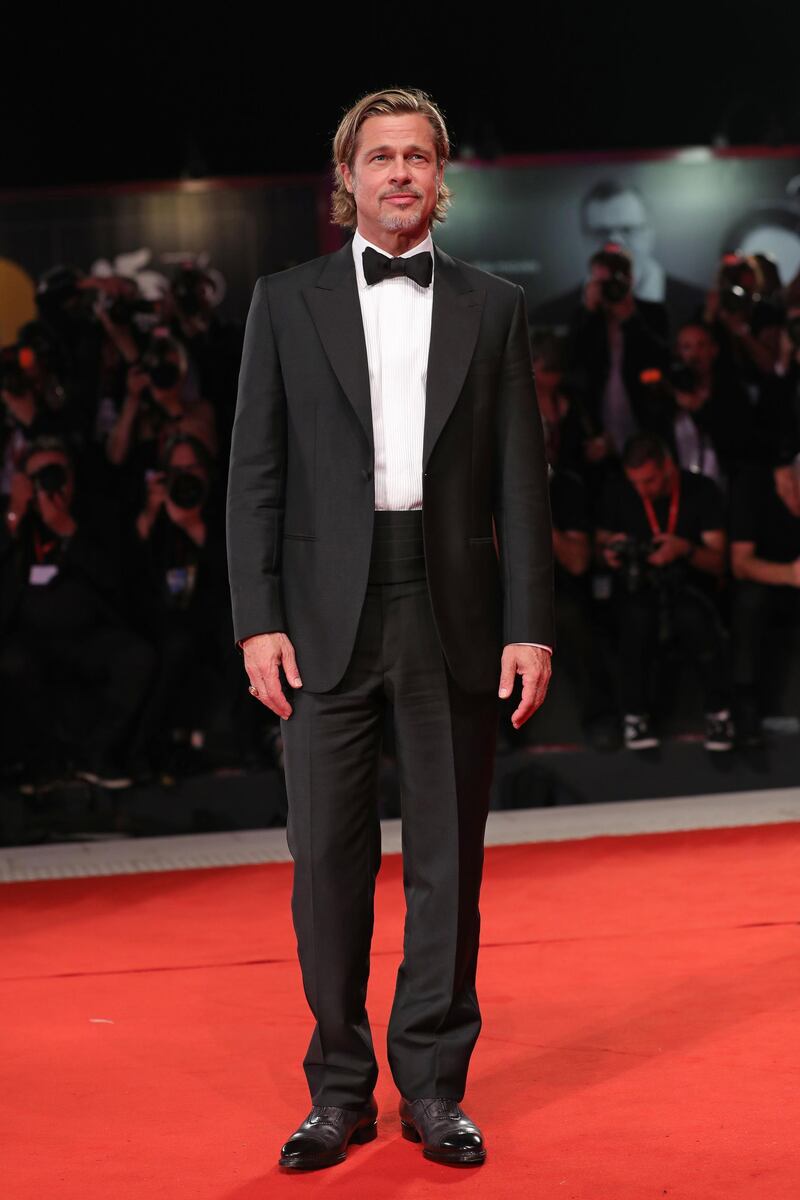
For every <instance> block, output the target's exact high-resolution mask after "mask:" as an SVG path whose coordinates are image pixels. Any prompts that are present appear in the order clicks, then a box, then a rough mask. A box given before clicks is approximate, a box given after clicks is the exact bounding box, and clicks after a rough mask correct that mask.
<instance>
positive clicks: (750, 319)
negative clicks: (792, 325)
mask: <svg viewBox="0 0 800 1200" xmlns="http://www.w3.org/2000/svg"><path fill="white" fill-rule="evenodd" d="M764 287H765V280H764V275H763V272H762V268H761V264H760V263H759V261H758V259H757V258H756V256H755V255H745V254H725V255H723V257H722V260H721V262H720V264H719V267H718V269H717V278H716V282H715V285H714V287H713V288H711V290H710V291H709V292H708V294H707V296H706V302H705V307H704V309H703V312H702V314H698V315H699V316H701V318H702V321H703V323H704V324H706V325H709V326H710V327H711V328H712V330H713V332H714V336H715V338H716V340H717V342H718V344H719V346H720V349H721V353H722V358H723V362H724V364H725V366H726V367H728V368H730V369H732V370H733V371H735V372H736V373H737V374H738V375H739V376H740V378H741V379H742V381H743V383H745V384H746V385H748V386H749V387H751V388H752V389H753V392H754V394H755V393H756V391H757V389H758V388H759V386H760V384H761V383H762V381H763V379H764V377H767V378H769V377H770V376H771V375H772V373H773V371H774V369H775V363H776V361H777V358H778V345H779V339H780V328H781V325H782V324H783V311H782V307H781V304H780V303H779V302H778V301H777V300H771V299H770V300H768V299H766V298H765V297H764V295H763V292H764Z"/></svg>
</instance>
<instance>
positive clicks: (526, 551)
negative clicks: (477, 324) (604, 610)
mask: <svg viewBox="0 0 800 1200" xmlns="http://www.w3.org/2000/svg"><path fill="white" fill-rule="evenodd" d="M516 292H517V295H516V303H515V306H514V313H513V316H512V318H511V325H510V328H509V333H508V338H507V340H506V345H505V351H504V354H503V365H502V370H501V374H500V383H499V392H498V396H497V424H496V432H495V438H496V442H495V457H496V463H495V466H496V470H495V485H494V501H493V510H494V522H495V530H496V533H497V542H498V551H499V559H500V570H501V578H502V588H503V644H504V645H508V644H509V643H510V642H533V643H537V644H542V645H545V646H549V647H554V646H555V618H554V599H553V586H554V585H553V533H552V522H551V515H550V490H549V481H548V466H547V459H546V457H545V447H544V430H543V428H542V418H541V415H540V412H539V403H538V400H537V397H536V385H535V383H534V377H533V370H532V366H531V352H530V343H529V340H528V319H527V312H526V307H525V294H524V292H523V291H522V288H521V287H519V285H517V287H516Z"/></svg>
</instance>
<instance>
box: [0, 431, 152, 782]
mask: <svg viewBox="0 0 800 1200" xmlns="http://www.w3.org/2000/svg"><path fill="white" fill-rule="evenodd" d="M76 500H77V496H76V477H75V466H74V462H73V459H72V457H71V454H70V452H69V449H68V447H67V445H66V443H64V442H63V441H62V440H61V439H59V438H57V437H53V436H43V437H41V438H38V439H37V440H35V441H34V442H33V443H32V444H31V446H30V447H29V448H28V450H27V451H26V453H25V455H24V457H23V459H22V461H21V464H20V470H19V471H18V472H17V473H16V474H15V475H14V478H13V480H12V487H11V494H10V503H9V508H8V511H7V512H6V514H5V518H4V522H3V523H2V525H0V581H1V582H0V634H1V635H2V643H0V694H2V695H3V697H4V700H5V705H4V716H5V719H4V722H3V733H4V735H5V736H6V737H8V739H9V740H8V742H7V746H6V749H7V751H8V752H12V753H13V754H14V756H15V758H21V759H22V763H23V778H22V780H21V781H20V787H21V790H23V791H35V790H38V789H39V788H40V787H41V788H44V787H45V786H46V785H49V784H51V783H53V782H55V780H56V779H57V778H59V777H60V774H61V771H62V769H64V768H65V766H66V763H67V761H68V760H73V765H74V767H75V773H76V774H77V775H78V776H79V777H80V778H83V779H87V780H89V781H91V782H92V783H96V784H99V785H100V786H102V787H108V788H118V787H126V786H129V785H130V783H131V782H132V780H131V777H130V776H129V774H128V773H127V770H126V766H125V764H124V761H123V756H124V754H125V751H126V749H127V745H126V739H127V736H128V734H129V732H130V729H131V727H132V724H133V722H134V720H135V718H136V715H137V710H138V708H139V705H140V704H141V701H142V698H143V696H144V694H145V691H146V689H147V685H148V682H149V679H150V675H151V673H152V669H153V653H152V650H151V649H150V647H149V645H148V644H147V642H146V641H145V640H144V639H143V638H140V637H138V636H137V635H136V634H135V633H134V632H133V631H132V630H131V629H129V628H127V627H126V624H125V622H124V619H123V618H122V616H121V615H120V609H119V605H118V602H119V599H120V594H119V584H120V578H119V570H118V557H117V555H116V547H115V545H114V531H113V530H108V529H107V528H106V527H105V522H104V519H103V518H102V516H101V514H100V513H99V512H98V510H97V507H96V506H91V505H89V506H87V504H86V503H84V504H83V506H78V505H76ZM59 701H61V703H59ZM87 702H88V703H89V704H90V706H91V712H88V713H87V712H86V711H85V706H86V704H87ZM74 760H77V761H74Z"/></svg>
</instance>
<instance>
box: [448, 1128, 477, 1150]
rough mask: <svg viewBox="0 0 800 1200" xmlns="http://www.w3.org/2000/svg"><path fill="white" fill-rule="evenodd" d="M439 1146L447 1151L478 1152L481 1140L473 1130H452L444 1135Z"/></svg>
mask: <svg viewBox="0 0 800 1200" xmlns="http://www.w3.org/2000/svg"><path fill="white" fill-rule="evenodd" d="M441 1145H442V1146H443V1147H445V1148H446V1149H447V1150H480V1149H481V1148H482V1147H483V1138H482V1137H481V1135H480V1134H479V1133H477V1132H476V1131H475V1130H474V1129H454V1130H453V1132H452V1133H447V1134H445V1136H444V1137H443V1138H442V1141H441Z"/></svg>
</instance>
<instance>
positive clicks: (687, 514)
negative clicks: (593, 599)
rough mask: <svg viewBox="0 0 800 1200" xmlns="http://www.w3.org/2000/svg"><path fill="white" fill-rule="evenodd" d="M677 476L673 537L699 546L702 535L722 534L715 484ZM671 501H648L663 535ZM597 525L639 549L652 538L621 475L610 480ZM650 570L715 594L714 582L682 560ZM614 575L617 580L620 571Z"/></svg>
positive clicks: (720, 502) (720, 499)
mask: <svg viewBox="0 0 800 1200" xmlns="http://www.w3.org/2000/svg"><path fill="white" fill-rule="evenodd" d="M679 476H680V491H679V499H678V512H677V518H676V521H675V528H674V530H673V532H674V534H675V536H676V537H679V538H686V539H687V541H689V542H692V543H693V544H694V545H699V544H701V542H702V535H703V534H704V533H710V532H712V531H715V530H720V531H723V532H724V531H725V528H726V523H727V522H726V517H725V502H724V499H723V496H722V492H721V491H720V489H719V488H718V486H717V485H716V483H714V481H713V479H709V478H708V477H707V476H706V475H699V474H697V473H695V472H693V471H687V470H684V469H681V470H680V472H679ZM671 499H672V498H671V495H666V496H658V497H656V498H655V499H653V500H651V504H652V506H653V514H654V516H655V519H656V522H657V524H658V526H659V529H660V530H661V531H663V532H666V531H667V529H668V526H669V513H670V504H671ZM597 524H598V526H599V528H601V529H604V530H608V531H609V532H611V533H620V534H624V535H625V536H626V537H628V538H630V539H635V540H636V541H637V542H639V543H640V544H642V545H644V544H646V543H650V542H651V541H652V539H653V536H654V530H653V529H652V528H651V525H650V521H649V519H648V514H647V509H646V507H645V503H644V501H643V500H642V498H641V496H640V495H639V493H638V492H637V491H636V488H635V487H634V486H633V484H632V483H631V482H630V481H629V480H628V478H627V476H626V475H624V474H620V475H614V476H612V477H610V478H609V480H608V482H607V485H606V489H605V492H604V494H603V500H602V505H601V512H600V519H599V521H598V522H597ZM652 570H653V571H654V572H655V571H663V572H669V573H670V576H671V579H672V580H673V581H680V580H685V581H687V582H691V583H692V584H693V585H694V586H697V587H700V588H702V590H703V591H705V592H706V593H709V594H713V593H716V587H717V581H716V579H715V578H712V577H711V576H710V575H709V574H707V572H705V571H700V570H698V569H697V568H696V567H693V566H692V565H691V564H690V563H688V562H687V561H686V560H685V559H682V558H681V559H677V560H676V561H675V562H673V563H670V564H668V565H667V566H666V567H655V566H654V567H652ZM614 574H615V576H616V577H617V578H619V575H620V572H619V571H615V573H614Z"/></svg>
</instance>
